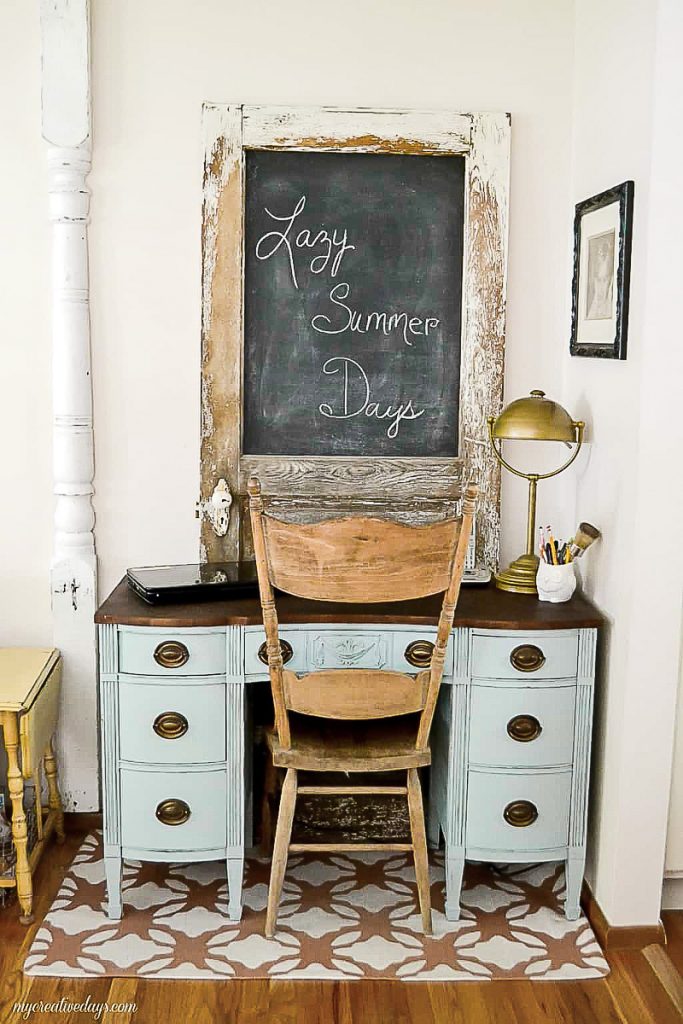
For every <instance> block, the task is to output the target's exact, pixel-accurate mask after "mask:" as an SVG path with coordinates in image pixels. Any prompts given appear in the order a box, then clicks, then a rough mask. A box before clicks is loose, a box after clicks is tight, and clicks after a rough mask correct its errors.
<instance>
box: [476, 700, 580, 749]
mask: <svg viewBox="0 0 683 1024" xmlns="http://www.w3.org/2000/svg"><path fill="white" fill-rule="evenodd" d="M575 703H576V686H554V687H543V688H539V687H522V686H510V687H504V688H501V687H500V686H478V685H476V684H475V685H474V686H473V687H472V696H471V705H470V747H469V762H470V764H478V765H489V766H491V767H503V768H525V767H528V768H536V767H542V766H547V767H551V766H553V765H570V764H571V763H572V760H573V751H574V706H575Z"/></svg>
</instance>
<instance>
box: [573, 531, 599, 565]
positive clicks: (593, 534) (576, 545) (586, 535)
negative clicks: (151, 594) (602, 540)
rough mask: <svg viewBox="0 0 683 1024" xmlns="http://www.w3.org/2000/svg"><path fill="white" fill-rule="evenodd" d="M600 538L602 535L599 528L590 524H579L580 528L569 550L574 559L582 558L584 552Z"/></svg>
mask: <svg viewBox="0 0 683 1024" xmlns="http://www.w3.org/2000/svg"><path fill="white" fill-rule="evenodd" d="M600 536H601V534H600V531H599V530H598V529H597V527H595V526H592V525H591V524H590V523H579V527H578V529H577V531H576V533H575V534H574V540H573V542H572V546H571V548H570V549H569V553H570V555H571V556H572V558H573V559H574V558H581V555H582V554H583V553H584V551H586V550H587V549H588V548H589V547H590V546H591V544H592V543H593V542H594V541H596V540H597V539H598V537H600Z"/></svg>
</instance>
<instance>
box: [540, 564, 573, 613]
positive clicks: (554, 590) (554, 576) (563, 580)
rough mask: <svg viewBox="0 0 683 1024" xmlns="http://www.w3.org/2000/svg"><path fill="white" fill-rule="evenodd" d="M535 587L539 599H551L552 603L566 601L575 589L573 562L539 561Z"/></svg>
mask: <svg viewBox="0 0 683 1024" xmlns="http://www.w3.org/2000/svg"><path fill="white" fill-rule="evenodd" d="M536 589H537V590H538V599H539V601H552V602H553V604H560V603H561V602H562V601H568V600H569V598H570V597H571V596H572V594H573V593H574V591H575V590H576V576H575V575H574V563H573V562H566V563H565V564H564V565H549V564H548V563H547V562H539V563H538V572H537V573H536Z"/></svg>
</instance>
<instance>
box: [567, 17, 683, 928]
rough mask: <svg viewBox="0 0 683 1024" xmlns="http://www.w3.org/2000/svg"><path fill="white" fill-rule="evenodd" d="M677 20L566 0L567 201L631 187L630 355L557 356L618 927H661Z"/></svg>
mask: <svg viewBox="0 0 683 1024" xmlns="http://www.w3.org/2000/svg"><path fill="white" fill-rule="evenodd" d="M682 11H683V9H682V8H681V6H680V4H679V3H678V2H677V0H660V2H659V4H656V3H653V2H652V0H628V2H624V0H603V2H601V3H600V4H595V3H594V2H591V0H577V4H576V36H575V57H574V83H575V92H574V112H573V124H574V139H573V147H572V148H573V153H572V159H573V169H572V199H573V201H574V202H577V201H578V200H580V199H584V198H586V197H588V196H590V195H593V194H595V193H597V192H600V191H602V190H603V189H605V188H608V187H610V186H612V185H616V184H618V183H619V182H621V181H623V180H625V179H627V178H633V179H634V180H635V219H634V230H633V261H632V270H631V309H630V317H629V339H628V358H627V360H626V361H625V362H615V361H611V360H597V359H579V358H574V359H570V358H569V357H568V356H565V359H564V395H565V400H566V404H567V406H568V408H570V409H571V410H572V411H573V414H574V415H581V416H582V417H583V418H585V419H587V420H588V422H589V424H590V426H589V432H588V444H587V445H586V451H585V453H584V454H583V456H582V458H581V461H580V464H579V466H578V470H577V477H576V481H577V482H576V512H577V517H578V518H580V519H586V520H589V521H590V522H594V523H596V525H599V526H600V528H601V529H602V531H603V540H602V541H601V542H600V543H599V544H597V545H596V546H595V548H594V549H593V550H592V551H591V552H590V554H589V555H588V556H587V557H586V560H585V573H584V587H585V589H586V591H587V592H588V594H589V595H590V596H591V597H593V598H594V600H595V601H596V603H597V604H598V606H599V607H600V608H601V609H602V610H603V611H604V612H605V614H606V615H607V617H608V620H609V626H608V629H607V631H606V632H607V643H606V644H605V646H604V648H603V657H602V666H601V672H600V676H599V689H598V694H597V715H596V737H595V756H594V768H595V769H596V770H595V772H594V782H593V800H592V813H591V844H590V864H589V872H590V876H591V877H590V881H591V883H592V886H593V892H594V894H595V896H596V898H597V900H598V902H599V903H600V906H601V907H602V909H603V911H604V912H605V914H606V916H607V919H608V920H609V921H610V923H611V924H615V925H620V924H653V923H655V922H656V921H657V920H658V916H659V900H660V894H661V883H662V873H663V866H664V840H665V835H666V823H667V816H668V805H669V785H670V779H671V758H672V739H673V725H674V718H675V708H676V688H677V681H678V659H679V648H680V637H681V581H682V580H683V563H682V562H681V557H680V545H671V546H668V547H666V546H665V545H663V544H662V539H663V534H664V533H665V532H666V531H667V530H669V529H673V530H674V531H676V530H677V528H678V524H680V521H681V517H682V515H683V506H682V504H681V478H680V459H681V454H680V453H681V445H682V444H683V435H682V433H681V417H680V381H681V376H682V373H681V370H682V369H683V367H682V365H681V345H680V339H679V337H678V335H679V322H680V312H679V308H678V306H679V302H678V295H679V294H680V280H681V276H683V257H682V256H681V247H680V238H681V234H682V229H683V223H682V220H681V203H680V196H679V195H677V192H678V190H679V182H678V181H677V178H678V168H679V167H680V161H681V155H682V154H681V140H680V123H681V116H682V115H683V109H682V108H681V100H682V97H683V78H682V77H681V70H680V68H681V66H680V63H679V59H678V53H677V52H676V51H677V49H678V48H679V47H680V43H681V40H682V39H683V22H682V20H681V15H682ZM658 12H659V22H658ZM674 524H677V525H674Z"/></svg>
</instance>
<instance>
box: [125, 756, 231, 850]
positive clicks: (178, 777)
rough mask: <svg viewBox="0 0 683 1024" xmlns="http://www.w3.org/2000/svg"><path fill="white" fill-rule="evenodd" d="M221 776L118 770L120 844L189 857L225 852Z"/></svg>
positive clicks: (224, 814) (209, 773)
mask: <svg viewBox="0 0 683 1024" xmlns="http://www.w3.org/2000/svg"><path fill="white" fill-rule="evenodd" d="M226 821H227V817H226V779H225V771H206V772H176V771H168V770H166V771H160V772H153V771H136V770H134V769H131V768H122V769H121V844H122V846H123V847H124V852H125V850H126V848H129V849H131V848H132V849H135V850H153V851H164V850H168V851H169V853H174V852H178V853H187V852H192V851H196V852H199V851H202V850H219V849H223V848H225V845H226V836H227V826H226Z"/></svg>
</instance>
